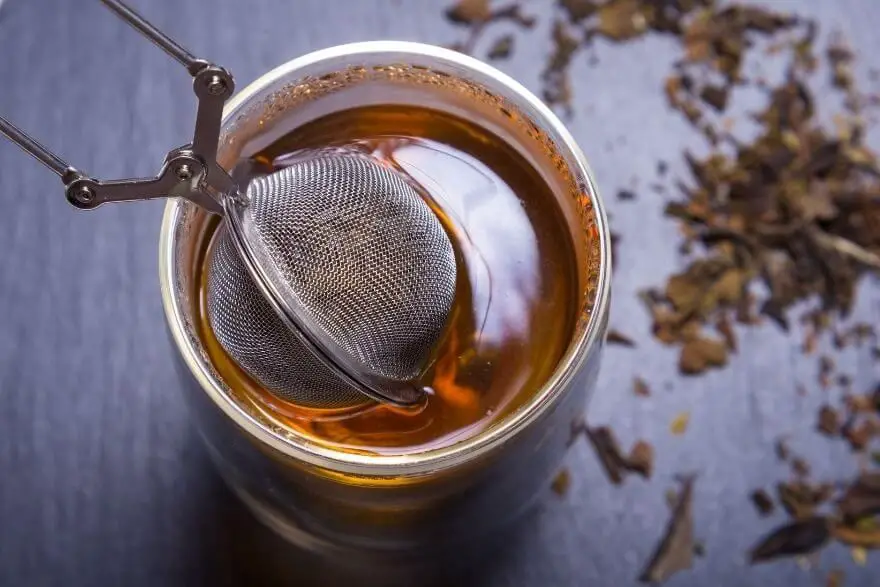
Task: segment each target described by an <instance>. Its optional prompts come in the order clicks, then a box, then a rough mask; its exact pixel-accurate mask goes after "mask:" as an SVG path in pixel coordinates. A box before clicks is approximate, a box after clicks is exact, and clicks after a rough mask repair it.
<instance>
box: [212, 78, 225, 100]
mask: <svg viewBox="0 0 880 587" xmlns="http://www.w3.org/2000/svg"><path fill="white" fill-rule="evenodd" d="M224 92H226V82H225V81H223V79H222V78H221V77H220V76H219V75H212V76H211V79H210V80H208V93H209V94H211V95H212V96H219V95H221V94H223V93H224Z"/></svg>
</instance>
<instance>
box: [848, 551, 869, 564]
mask: <svg viewBox="0 0 880 587" xmlns="http://www.w3.org/2000/svg"><path fill="white" fill-rule="evenodd" d="M849 554H850V556H851V557H852V559H853V562H854V563H856V564H857V565H858V566H860V567H864V566H865V565H866V564H867V563H868V551H867V550H865V549H864V548H862V547H861V546H855V547H853V548H852V549H850V551H849Z"/></svg>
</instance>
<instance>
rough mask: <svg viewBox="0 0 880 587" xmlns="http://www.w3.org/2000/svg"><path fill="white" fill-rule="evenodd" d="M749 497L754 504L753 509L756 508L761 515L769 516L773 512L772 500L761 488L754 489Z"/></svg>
mask: <svg viewBox="0 0 880 587" xmlns="http://www.w3.org/2000/svg"><path fill="white" fill-rule="evenodd" d="M750 497H751V500H752V503H753V504H754V505H755V509H756V510H758V514H760V515H761V517H766V516H769V515H770V514H772V513H773V510H775V509H776V506H775V505H774V504H773V500H772V499H771V498H770V496H769V495H768V494H767V492H766V491H764V490H763V489H756V490H755V491H753V492H752V495H751V496H750Z"/></svg>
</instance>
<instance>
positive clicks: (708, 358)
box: [678, 338, 727, 375]
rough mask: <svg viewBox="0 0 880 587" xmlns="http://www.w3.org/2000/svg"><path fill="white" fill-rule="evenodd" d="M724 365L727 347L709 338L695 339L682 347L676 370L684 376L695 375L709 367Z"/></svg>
mask: <svg viewBox="0 0 880 587" xmlns="http://www.w3.org/2000/svg"><path fill="white" fill-rule="evenodd" d="M726 364H727V345H725V344H724V343H723V342H721V341H718V340H714V339H710V338H697V339H694V340H689V341H687V342H686V343H685V344H684V346H682V348H681V355H680V356H679V361H678V369H679V371H680V372H681V373H682V374H684V375H697V374H700V373H702V372H703V371H705V370H706V369H709V368H710V367H723V366H724V365H726Z"/></svg>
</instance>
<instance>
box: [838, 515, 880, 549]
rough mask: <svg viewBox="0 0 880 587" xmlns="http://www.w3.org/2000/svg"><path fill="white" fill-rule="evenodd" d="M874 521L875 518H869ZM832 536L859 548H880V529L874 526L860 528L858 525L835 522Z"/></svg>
mask: <svg viewBox="0 0 880 587" xmlns="http://www.w3.org/2000/svg"><path fill="white" fill-rule="evenodd" d="M869 521H871V522H873V521H874V520H873V518H869ZM831 534H832V536H834V539H835V540H837V541H838V542H841V543H843V544H846V545H847V546H854V547H857V548H872V549H876V548H880V530H878V529H877V528H876V527H874V528H859V527H858V526H845V525H843V524H835V525H834V527H833V528H832V530H831Z"/></svg>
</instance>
